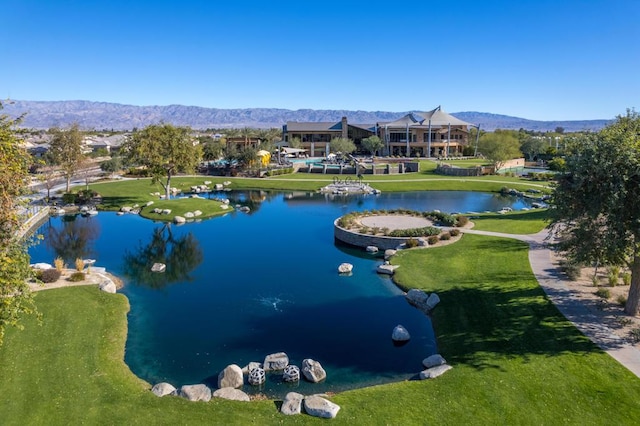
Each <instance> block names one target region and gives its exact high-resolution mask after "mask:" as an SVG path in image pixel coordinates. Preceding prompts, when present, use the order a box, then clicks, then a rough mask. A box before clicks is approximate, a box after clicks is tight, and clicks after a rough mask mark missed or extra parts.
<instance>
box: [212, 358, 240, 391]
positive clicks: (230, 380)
mask: <svg viewBox="0 0 640 426" xmlns="http://www.w3.org/2000/svg"><path fill="white" fill-rule="evenodd" d="M242 385H244V376H243V375H242V368H240V366H238V365H236V364H231V365H228V366H227V367H226V368H225V369H224V370H222V371H221V372H220V374H218V387H219V388H239V387H242Z"/></svg>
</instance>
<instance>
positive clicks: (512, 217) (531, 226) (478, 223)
mask: <svg viewBox="0 0 640 426" xmlns="http://www.w3.org/2000/svg"><path fill="white" fill-rule="evenodd" d="M472 221H473V223H474V224H475V226H474V227H473V229H477V230H480V231H493V232H505V233H507V234H535V233H537V232H540V231H542V230H543V229H544V227H545V226H547V224H548V211H547V210H546V209H536V210H529V211H517V212H510V213H508V214H504V215H501V214H495V213H493V214H481V215H478V217H474V218H473V219H472Z"/></svg>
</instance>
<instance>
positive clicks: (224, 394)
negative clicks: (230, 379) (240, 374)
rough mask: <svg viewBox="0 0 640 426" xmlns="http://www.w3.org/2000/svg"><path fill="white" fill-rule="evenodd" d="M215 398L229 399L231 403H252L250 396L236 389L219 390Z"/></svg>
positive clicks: (215, 393)
mask: <svg viewBox="0 0 640 426" xmlns="http://www.w3.org/2000/svg"><path fill="white" fill-rule="evenodd" d="M213 397H214V398H222V399H229V400H231V401H244V402H249V401H251V398H249V395H247V394H246V393H244V392H242V391H241V390H240V389H235V388H222V389H218V390H216V391H215V392H214V393H213Z"/></svg>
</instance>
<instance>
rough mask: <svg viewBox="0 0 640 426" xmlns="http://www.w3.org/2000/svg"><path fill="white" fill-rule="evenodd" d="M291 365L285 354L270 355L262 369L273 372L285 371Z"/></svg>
mask: <svg viewBox="0 0 640 426" xmlns="http://www.w3.org/2000/svg"><path fill="white" fill-rule="evenodd" d="M287 365H289V357H288V356H287V354H286V353H284V352H277V353H275V354H269V355H267V356H266V357H265V358H264V362H263V363H262V366H263V367H262V368H264V370H265V371H271V370H284V368H285V367H286V366H287Z"/></svg>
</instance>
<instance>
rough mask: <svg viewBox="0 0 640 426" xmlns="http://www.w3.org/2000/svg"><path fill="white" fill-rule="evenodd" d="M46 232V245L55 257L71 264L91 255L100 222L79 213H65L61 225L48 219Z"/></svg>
mask: <svg viewBox="0 0 640 426" xmlns="http://www.w3.org/2000/svg"><path fill="white" fill-rule="evenodd" d="M47 232H48V234H47V238H46V239H45V241H46V244H47V247H48V248H49V249H51V250H53V252H54V253H55V256H56V257H61V258H62V259H63V260H64V261H65V263H67V264H72V263H73V262H74V261H75V260H76V259H86V258H88V257H93V255H94V250H95V249H94V244H95V242H96V241H97V239H98V237H99V236H100V223H99V222H98V221H97V220H92V218H88V217H83V216H80V215H66V216H64V217H63V219H62V226H61V227H56V226H54V225H53V224H52V222H51V219H49V222H48V223H47Z"/></svg>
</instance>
